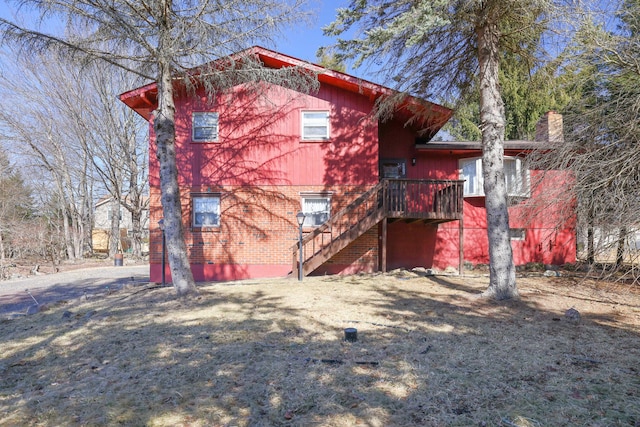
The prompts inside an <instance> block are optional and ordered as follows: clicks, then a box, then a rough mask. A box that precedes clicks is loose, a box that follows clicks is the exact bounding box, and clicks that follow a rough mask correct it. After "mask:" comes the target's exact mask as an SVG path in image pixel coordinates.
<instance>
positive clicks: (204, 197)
mask: <svg viewBox="0 0 640 427" xmlns="http://www.w3.org/2000/svg"><path fill="white" fill-rule="evenodd" d="M191 202H192V207H193V209H192V210H193V226H194V227H198V228H206V227H220V195H219V194H199V195H196V196H192V199H191Z"/></svg>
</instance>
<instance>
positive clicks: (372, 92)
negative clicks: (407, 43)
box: [120, 46, 453, 135]
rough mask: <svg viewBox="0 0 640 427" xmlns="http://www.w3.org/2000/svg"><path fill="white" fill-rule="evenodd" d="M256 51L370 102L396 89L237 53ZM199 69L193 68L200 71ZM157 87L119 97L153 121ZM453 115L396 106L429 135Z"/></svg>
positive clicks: (428, 106) (410, 101)
mask: <svg viewBox="0 0 640 427" xmlns="http://www.w3.org/2000/svg"><path fill="white" fill-rule="evenodd" d="M246 54H253V55H257V56H258V58H259V59H260V61H262V63H263V64H264V65H265V66H267V67H271V68H283V67H300V68H304V69H307V70H309V71H311V72H313V73H316V74H317V76H318V81H319V82H320V83H321V84H326V85H329V86H334V87H338V88H340V89H344V90H346V91H349V92H352V93H357V94H360V95H363V96H366V97H367V98H368V99H369V100H370V101H372V102H373V101H375V100H377V99H378V98H380V97H382V96H391V95H393V94H394V93H395V92H394V91H393V90H392V89H390V88H388V87H385V86H382V85H379V84H376V83H372V82H369V81H367V80H363V79H360V78H357V77H354V76H351V75H349V74H345V73H341V72H339V71H334V70H330V69H327V68H324V67H322V66H320V65H317V64H313V63H311V62H307V61H303V60H301V59H297V58H294V57H291V56H288V55H285V54H282V53H278V52H275V51H272V50H269V49H265V48H263V47H260V46H254V47H252V48H250V49H248V50H247V51H244V52H242V53H240V54H237V55H236V56H238V57H241V56H242V55H246ZM197 70H198V68H197V67H196V68H194V72H197ZM157 95H158V89H157V85H156V83H155V82H154V83H150V84H147V85H145V86H142V87H139V88H137V89H133V90H131V91H128V92H125V93H123V94H121V95H120V100H121V101H122V102H124V103H125V104H126V105H127V106H129V108H131V109H133V110H134V111H136V112H137V113H138V114H140V116H142V117H143V118H144V119H145V120H147V121H148V120H150V118H151V113H152V112H153V110H154V109H155V108H156V106H157ZM452 115H453V110H451V109H449V108H446V107H443V106H441V105H438V104H434V103H432V102H429V101H424V100H421V99H419V98H415V97H410V96H408V97H407V98H406V100H405V101H404V102H403V103H402V104H401V105H400V106H399V107H398V109H397V114H396V116H397V118H398V119H400V120H405V121H408V120H410V119H411V118H413V117H414V116H416V117H418V118H419V120H418V121H417V125H418V126H419V127H422V128H427V129H429V131H430V132H429V134H430V135H434V134H435V133H436V132H437V131H438V130H439V129H440V128H441V127H442V126H444V124H445V123H446V122H447V121H448V120H449V119H450V118H451V116H452Z"/></svg>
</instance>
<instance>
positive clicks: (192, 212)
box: [191, 193, 222, 230]
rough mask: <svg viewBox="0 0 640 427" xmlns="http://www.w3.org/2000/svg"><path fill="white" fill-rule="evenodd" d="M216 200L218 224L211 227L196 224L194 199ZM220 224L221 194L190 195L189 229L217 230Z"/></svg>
mask: <svg viewBox="0 0 640 427" xmlns="http://www.w3.org/2000/svg"><path fill="white" fill-rule="evenodd" d="M205 198H217V199H218V212H217V215H218V223H217V224H213V225H204V224H196V206H195V201H196V199H205ZM221 223H222V194H221V193H191V227H192V228H194V229H196V228H197V229H205V230H211V229H219V228H220V225H221Z"/></svg>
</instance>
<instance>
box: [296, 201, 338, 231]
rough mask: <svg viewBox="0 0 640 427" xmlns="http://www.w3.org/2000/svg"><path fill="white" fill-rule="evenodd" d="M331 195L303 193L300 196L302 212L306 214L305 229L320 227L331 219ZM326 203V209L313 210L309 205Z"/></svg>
mask: <svg viewBox="0 0 640 427" xmlns="http://www.w3.org/2000/svg"><path fill="white" fill-rule="evenodd" d="M331 196H332V195H331V193H303V194H300V210H301V211H302V213H303V214H304V223H302V226H303V227H319V226H321V225H322V224H323V223H324V222H325V221H327V220H328V219H329V218H330V217H331ZM321 201H322V202H324V203H325V208H324V209H322V210H318V209H317V206H316V209H315V210H313V208H312V207H311V206H309V204H308V203H311V202H315V203H319V202H321Z"/></svg>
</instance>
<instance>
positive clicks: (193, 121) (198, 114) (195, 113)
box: [191, 111, 220, 142]
mask: <svg viewBox="0 0 640 427" xmlns="http://www.w3.org/2000/svg"><path fill="white" fill-rule="evenodd" d="M207 114H215V116H216V125H215V127H216V131H215V132H216V134H215V137H213V138H202V139H200V138H196V128H209V127H212V126H196V117H204V116H205V115H207ZM191 141H192V142H219V141H220V113H218V112H217V111H192V112H191Z"/></svg>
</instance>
